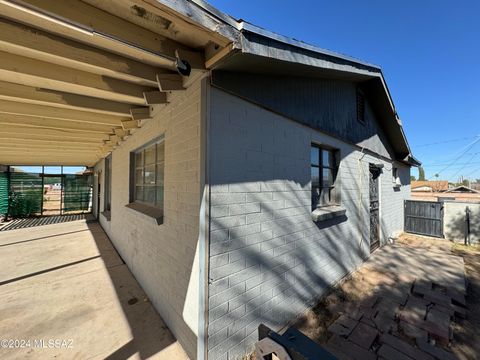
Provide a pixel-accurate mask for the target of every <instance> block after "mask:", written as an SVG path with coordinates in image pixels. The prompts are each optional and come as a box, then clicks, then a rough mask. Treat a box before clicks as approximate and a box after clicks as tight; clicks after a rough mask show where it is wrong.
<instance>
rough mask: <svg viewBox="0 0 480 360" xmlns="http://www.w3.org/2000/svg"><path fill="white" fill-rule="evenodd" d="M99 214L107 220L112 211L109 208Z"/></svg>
mask: <svg viewBox="0 0 480 360" xmlns="http://www.w3.org/2000/svg"><path fill="white" fill-rule="evenodd" d="M100 214H102V215H103V217H104V218H105V219H107V221H110V220H111V219H112V213H111V212H110V210H107V211H102V212H101V213H100Z"/></svg>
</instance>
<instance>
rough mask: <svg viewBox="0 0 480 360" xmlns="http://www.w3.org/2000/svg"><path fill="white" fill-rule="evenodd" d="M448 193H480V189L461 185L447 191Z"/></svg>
mask: <svg viewBox="0 0 480 360" xmlns="http://www.w3.org/2000/svg"><path fill="white" fill-rule="evenodd" d="M445 192H446V193H462V194H480V191H478V190H475V189H472V188H469V187H468V186H464V185H460V186H457V187H454V188H451V189H448V190H447V191H445Z"/></svg>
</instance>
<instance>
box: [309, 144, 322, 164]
mask: <svg viewBox="0 0 480 360" xmlns="http://www.w3.org/2000/svg"><path fill="white" fill-rule="evenodd" d="M319 152H320V150H319V149H318V148H317V147H314V146H312V147H311V148H310V161H311V163H312V165H319V164H320V163H319V162H320V160H319Z"/></svg>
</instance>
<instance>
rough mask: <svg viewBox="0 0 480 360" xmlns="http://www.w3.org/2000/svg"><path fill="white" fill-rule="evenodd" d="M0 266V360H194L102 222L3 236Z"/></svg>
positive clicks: (71, 223)
mask: <svg viewBox="0 0 480 360" xmlns="http://www.w3.org/2000/svg"><path fill="white" fill-rule="evenodd" d="M0 259H2V260H1V266H0V299H1V301H0V319H1V321H0V338H1V339H2V340H3V342H2V346H1V347H0V358H1V359H19V358H22V359H39V358H41V359H53V358H55V359H147V358H150V359H165V360H166V359H169V360H177V359H178V360H180V359H182V360H183V359H187V356H186V354H185V352H184V351H183V349H182V347H181V346H180V344H179V343H178V342H177V341H176V339H175V338H174V337H173V336H172V334H171V333H170V331H169V330H168V328H167V326H166V325H165V324H164V322H163V321H162V319H161V318H160V316H159V315H158V313H157V312H156V311H155V309H154V308H153V307H152V305H151V303H150V302H149V301H148V299H147V298H146V295H145V293H144V292H143V290H142V289H141V287H140V286H139V284H138V283H137V282H136V280H135V278H134V277H133V276H132V274H131V273H130V271H129V270H128V268H127V267H126V265H125V264H124V263H123V262H122V260H121V258H120V257H119V256H118V254H117V253H116V251H115V249H114V248H113V246H112V244H111V243H110V240H109V239H108V237H107V236H106V234H105V233H104V232H103V230H102V228H101V227H100V225H99V224H98V223H96V222H87V221H86V220H79V221H73V222H68V223H60V224H54V225H46V226H38V227H32V228H27V229H20V230H12V231H5V232H1V233H0ZM5 340H13V341H9V342H5ZM14 341H17V342H14ZM55 341H56V342H55ZM5 345H7V346H8V345H11V347H8V348H5Z"/></svg>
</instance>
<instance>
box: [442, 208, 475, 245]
mask: <svg viewBox="0 0 480 360" xmlns="http://www.w3.org/2000/svg"><path fill="white" fill-rule="evenodd" d="M467 207H468V209H469V210H470V241H471V242H472V243H479V242H480V203H471V202H470V203H469V202H457V201H446V202H444V208H443V214H444V215H443V216H444V220H443V232H444V235H445V238H446V239H447V240H451V241H455V242H460V243H463V242H464V241H465V230H466V221H465V220H466V212H465V210H466V209H467Z"/></svg>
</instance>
